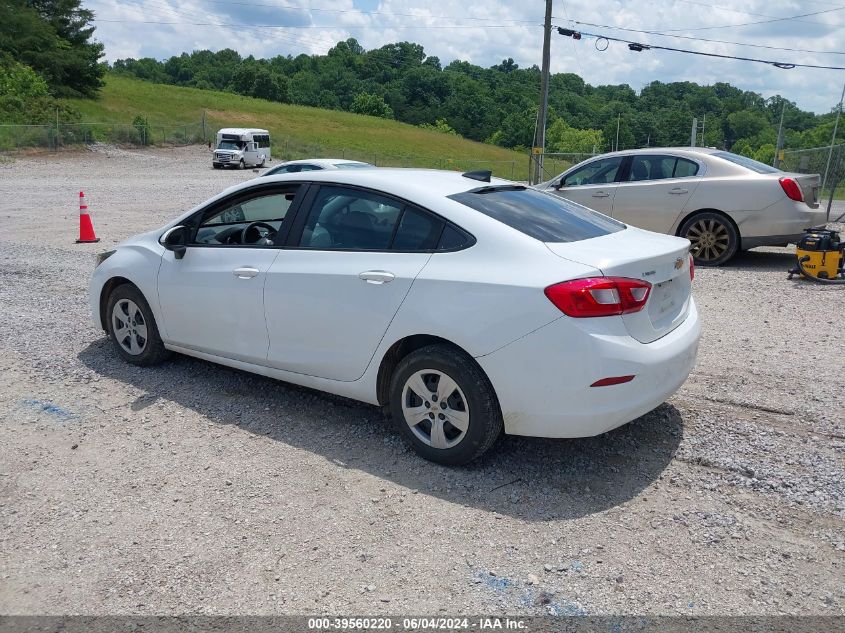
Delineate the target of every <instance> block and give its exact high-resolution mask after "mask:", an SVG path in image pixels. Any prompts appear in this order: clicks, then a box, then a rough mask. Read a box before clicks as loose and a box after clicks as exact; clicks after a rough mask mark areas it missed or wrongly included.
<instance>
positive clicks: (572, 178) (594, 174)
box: [561, 156, 622, 187]
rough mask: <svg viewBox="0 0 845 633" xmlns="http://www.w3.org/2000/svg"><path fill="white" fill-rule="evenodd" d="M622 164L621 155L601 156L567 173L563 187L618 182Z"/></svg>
mask: <svg viewBox="0 0 845 633" xmlns="http://www.w3.org/2000/svg"><path fill="white" fill-rule="evenodd" d="M621 165H622V157H621V156H612V157H608V158H600V159H598V160H594V161H593V162H591V163H588V164H586V165H584V166H583V167H579V168H578V169H576V170H575V171H573V172H571V173H569V174H567V175H566V176H565V177H564V178H563V181H562V182H561V186H562V187H577V186H580V185H605V184H608V183H611V182H616V177H617V175H618V174H619V167H620V166H621Z"/></svg>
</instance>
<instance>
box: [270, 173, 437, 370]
mask: <svg viewBox="0 0 845 633" xmlns="http://www.w3.org/2000/svg"><path fill="white" fill-rule="evenodd" d="M304 212H305V210H304V209H303V213H304ZM299 215H300V216H301V217H303V218H304V224H303V226H302V227H301V228H299V229H294V235H293V237H294V239H295V243H294V244H292V245H291V247H290V248H287V249H285V250H283V251H282V252H281V253H280V255H279V257H278V259H276V260H275V261H274V262H273V264H272V265H271V267H270V270H269V273H268V278H267V285H266V290H265V305H266V314H267V329H268V331H269V335H270V352H269V356H268V365H270V366H271V367H276V368H279V369H284V370H287V371H292V372H296V373H302V374H308V375H311V376H319V377H321V378H328V379H332V380H340V381H353V380H356V379H358V378H360V377H361V376H362V375H363V373H364V371H365V370H366V368H367V366H368V365H369V363H370V361H371V360H372V358H373V354H374V353H375V350H376V348H377V347H378V345H379V343H380V342H381V339H382V337H383V336H384V333H385V332H386V331H387V328H388V326H389V325H390V322H391V321H392V320H393V317H394V315H395V314H396V312H397V311H398V310H399V307H400V306H401V304H402V302H403V301H404V299H405V297H406V296H407V294H408V291H409V290H410V288H411V285H412V284H413V282H414V279H415V278H416V277H417V275H418V274H419V272H420V271H421V270H422V268H423V266H425V264H426V262H428V260H429V258H430V257H431V251H432V249H433V248H434V247H435V245H436V242H437V239H438V237H439V234H440V231H441V229H442V226H443V222H442V220H440V219H439V218H436V217H435V216H433V215H431V214H429V213H427V212H425V211H422V210H419V209H415V208H413V207H410V206H407V205H406V204H405V203H403V202H401V201H398V200H395V199H393V198H389V197H386V196H382V195H380V194H378V193H375V192H371V191H367V190H362V189H356V188H352V187H346V186H340V185H325V186H321V187H320V189H319V191H318V192H317V194H316V196H315V198H314V202H313V203H312V205H311V207H310V210H309V211H308V213H307V215H305V216H303V214H299ZM298 223H299V222H298ZM297 232H300V236H299V237H298V238H296V237H295V236H296V233H297ZM433 309H435V307H434V306H433Z"/></svg>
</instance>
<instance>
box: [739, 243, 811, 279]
mask: <svg viewBox="0 0 845 633" xmlns="http://www.w3.org/2000/svg"><path fill="white" fill-rule="evenodd" d="M725 267H727V268H736V269H740V270H750V271H757V272H766V271H768V272H778V271H780V272H782V273H783V276H784V278H786V273H788V272H789V270H790V269H792V268H795V251H794V250H792V249H790V250H789V251H787V250H786V249H785V248H784V249H782V250H778V251H740V252H739V253H737V254H736V256H735V257H734V258H733V259H732V260H731V261H730V262H728V263H727V264H726V265H725Z"/></svg>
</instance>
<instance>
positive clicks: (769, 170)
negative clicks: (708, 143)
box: [713, 152, 780, 174]
mask: <svg viewBox="0 0 845 633" xmlns="http://www.w3.org/2000/svg"><path fill="white" fill-rule="evenodd" d="M713 156H718V157H719V158H724V159H725V160H728V161H730V162H732V163H734V164H736V165H740V166H741V167H745V168H746V169H750V170H751V171H754V172H757V173H758V174H774V173H777V172H779V171H780V169H775V168H774V167H772V166H770V165H766V164H765V163H761V162H760V161H757V160H754V159H753V158H748V157H747V156H740V155H739V154H731V153H730V152H713Z"/></svg>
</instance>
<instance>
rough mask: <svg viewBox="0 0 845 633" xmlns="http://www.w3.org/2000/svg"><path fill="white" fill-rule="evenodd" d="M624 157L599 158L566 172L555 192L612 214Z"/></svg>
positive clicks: (591, 207) (601, 211) (596, 209)
mask: <svg viewBox="0 0 845 633" xmlns="http://www.w3.org/2000/svg"><path fill="white" fill-rule="evenodd" d="M623 158H624V157H622V156H608V157H606V158H597V159H596V160H593V161H591V162H589V163H587V164H586V165H583V166H581V167H579V168H577V169H575V170H574V171H571V172H569V173H568V174H566V175H565V176H564V177H563V178H562V179H561V182H560V183H558V184H557V185H556V186H559V187H560V188H559V189H557V190H553V193H556V194H557V195H559V196H561V197H563V198H566V199H567V200H572V201H573V202H577V203H578V204H582V205H584V206H585V207H589V208H590V209H594V210H595V211H598V212H600V213H604V214H606V215H610V213H611V211H612V209H613V198H614V196H615V195H616V186H617V179H618V177H619V175H620V172H621V169H620V168H621V166H622V161H623Z"/></svg>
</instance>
